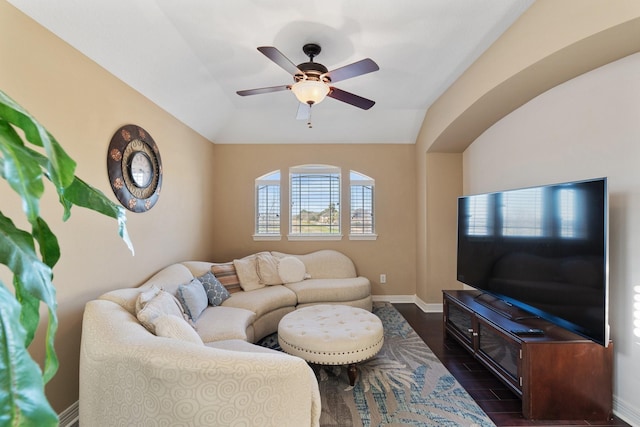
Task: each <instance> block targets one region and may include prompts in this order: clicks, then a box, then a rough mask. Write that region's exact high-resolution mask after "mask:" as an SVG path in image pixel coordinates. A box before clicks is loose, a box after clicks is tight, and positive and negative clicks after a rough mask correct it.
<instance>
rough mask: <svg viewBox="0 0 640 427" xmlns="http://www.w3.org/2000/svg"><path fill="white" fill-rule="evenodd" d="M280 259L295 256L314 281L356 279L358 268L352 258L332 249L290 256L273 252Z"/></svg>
mask: <svg viewBox="0 0 640 427" xmlns="http://www.w3.org/2000/svg"><path fill="white" fill-rule="evenodd" d="M271 254H272V255H273V256H276V257H278V258H283V257H285V256H294V257H296V258H298V259H299V260H300V261H302V262H303V263H304V266H305V268H306V270H307V273H309V275H310V276H311V278H312V279H339V278H344V277H356V276H357V275H356V267H355V265H354V264H353V261H351V258H349V257H348V256H346V255H345V254H343V253H341V252H338V251H334V250H331V249H324V250H321V251H316V252H312V253H310V254H306V255H290V254H285V253H282V252H275V251H272V252H271Z"/></svg>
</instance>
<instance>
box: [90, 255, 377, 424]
mask: <svg viewBox="0 0 640 427" xmlns="http://www.w3.org/2000/svg"><path fill="white" fill-rule="evenodd" d="M209 273H212V274H213V276H215V279H213V282H215V283H214V284H213V285H212V286H209V283H208V282H209V281H210V279H211V277H212V276H211V274H209ZM194 279H197V280H195V281H194ZM202 283H205V286H204V287H205V289H207V290H208V291H210V292H206V293H205V295H206V300H205V302H204V303H203V302H202V296H201V292H200V289H199V288H200V287H202V286H203V285H202ZM198 284H199V286H198ZM192 290H193V292H192ZM212 304H213V305H212ZM313 304H347V305H351V306H355V307H360V308H364V309H367V310H371V306H372V303H371V286H370V283H369V280H368V279H366V278H364V277H359V276H357V274H356V269H355V266H354V264H353V262H352V261H351V259H349V258H348V257H347V256H345V255H344V254H341V253H339V252H336V251H332V250H322V251H317V252H313V253H311V254H306V255H288V254H284V253H279V252H261V253H259V254H253V255H250V256H248V257H245V258H243V259H238V260H234V261H233V262H227V263H209V262H197V261H190V262H182V263H177V264H173V265H170V266H168V267H166V268H164V269H162V270H161V271H159V272H158V273H157V274H155V275H154V276H153V277H151V278H150V279H149V280H147V281H146V282H145V283H144V284H142V285H140V286H139V287H135V288H125V289H119V290H115V291H111V292H108V293H106V294H104V295H102V296H101V297H99V298H98V299H96V300H93V301H90V302H89V303H87V305H86V308H85V313H84V319H83V327H82V344H81V357H80V402H79V404H80V425H91V426H102V425H104V426H106V425H109V426H113V425H146V424H149V423H150V424H151V425H171V426H177V425H219V426H224V425H261V426H270V425H273V426H276V425H277V426H303V425H310V426H317V425H318V424H319V417H320V397H319V392H318V384H317V381H316V378H315V375H314V374H313V371H312V370H311V369H310V368H309V366H308V365H307V364H306V362H304V361H303V360H302V359H300V358H297V357H294V356H290V355H287V354H284V353H282V352H276V351H273V350H269V349H266V348H264V347H260V346H257V345H254V344H253V343H255V342H257V341H258V340H260V339H261V338H263V337H265V336H267V335H269V334H271V333H274V332H276V331H277V328H278V323H279V322H280V319H282V317H283V316H284V315H286V314H287V313H290V312H292V311H293V310H295V309H296V308H298V307H301V306H307V305H313ZM190 323H191V324H190Z"/></svg>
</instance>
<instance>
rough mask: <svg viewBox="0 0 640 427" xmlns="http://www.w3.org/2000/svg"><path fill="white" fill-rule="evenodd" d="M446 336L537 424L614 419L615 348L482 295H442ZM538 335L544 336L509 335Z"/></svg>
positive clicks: (446, 292)
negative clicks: (515, 398)
mask: <svg viewBox="0 0 640 427" xmlns="http://www.w3.org/2000/svg"><path fill="white" fill-rule="evenodd" d="M443 303H444V306H443V320H444V333H445V336H446V335H448V336H450V337H452V338H454V339H455V340H456V341H458V342H459V343H460V344H462V346H464V347H465V348H466V349H467V350H468V351H469V352H471V353H472V354H473V355H474V356H475V358H476V359H477V360H478V361H479V362H480V363H482V364H483V365H484V366H486V367H487V368H488V369H489V370H490V371H491V372H493V373H494V374H495V375H496V376H497V377H498V378H499V379H500V380H501V381H502V382H503V383H504V384H505V385H506V386H507V387H509V388H510V389H511V390H512V391H513V392H514V393H515V394H517V395H518V396H519V397H520V398H521V399H522V413H523V415H524V416H525V417H526V418H528V419H540V420H544V419H547V420H571V419H580V420H585V419H588V420H608V419H611V418H612V416H613V384H612V381H613V367H612V363H613V344H611V343H609V345H608V346H607V347H603V346H601V345H599V344H596V343H594V342H592V341H590V340H587V339H585V338H583V337H581V336H579V335H576V334H574V333H572V332H570V331H568V330H566V329H563V328H561V327H559V326H557V325H555V324H553V323H551V322H548V321H546V320H544V319H540V318H538V317H536V316H532V315H531V314H530V313H528V312H526V311H523V310H521V309H519V308H517V307H513V306H510V305H507V304H505V303H504V302H502V301H500V300H497V299H494V298H493V297H491V296H489V295H486V294H483V293H482V292H480V291H443ZM518 329H526V330H528V329H541V330H542V331H543V334H542V335H538V336H523V335H516V334H515V333H514V332H512V331H513V330H518Z"/></svg>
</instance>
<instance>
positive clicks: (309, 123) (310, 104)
mask: <svg viewBox="0 0 640 427" xmlns="http://www.w3.org/2000/svg"><path fill="white" fill-rule="evenodd" d="M311 107H313V102H310V103H309V120H308V121H307V126H309V129H311V128H312V127H313V125H312V124H311V112H312V111H313V108H311Z"/></svg>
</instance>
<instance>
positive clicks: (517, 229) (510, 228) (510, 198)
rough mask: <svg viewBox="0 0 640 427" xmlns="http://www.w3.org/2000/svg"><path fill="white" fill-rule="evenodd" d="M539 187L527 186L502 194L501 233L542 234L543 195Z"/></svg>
mask: <svg viewBox="0 0 640 427" xmlns="http://www.w3.org/2000/svg"><path fill="white" fill-rule="evenodd" d="M542 196H543V195H542V189H541V188H527V189H523V190H519V191H514V192H507V193H505V194H503V195H502V197H503V201H504V205H503V207H502V218H503V224H502V235H503V236H519V237H524V236H528V237H531V236H542V235H543V231H544V227H543V222H542V220H543V218H542V215H543V213H544V211H543V209H542V208H543V197H542Z"/></svg>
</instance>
